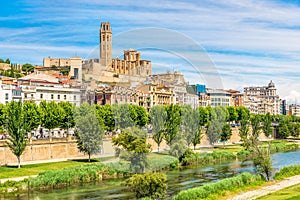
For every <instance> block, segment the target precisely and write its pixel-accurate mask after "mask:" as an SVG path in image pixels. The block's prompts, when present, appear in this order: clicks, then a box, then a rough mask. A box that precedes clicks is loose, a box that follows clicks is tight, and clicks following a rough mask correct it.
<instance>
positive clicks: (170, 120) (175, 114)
mask: <svg viewBox="0 0 300 200" xmlns="http://www.w3.org/2000/svg"><path fill="white" fill-rule="evenodd" d="M165 109H166V112H167V119H166V123H165V140H166V142H167V144H168V145H169V146H170V145H171V144H172V142H173V140H174V139H175V137H176V135H177V134H178V131H179V126H180V106H179V105H174V104H170V105H167V106H166V107H165Z"/></svg>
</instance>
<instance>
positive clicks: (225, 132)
mask: <svg viewBox="0 0 300 200" xmlns="http://www.w3.org/2000/svg"><path fill="white" fill-rule="evenodd" d="M231 135H232V129H231V127H230V125H229V124H227V123H226V124H224V126H223V128H222V132H221V134H220V140H221V141H222V142H223V144H224V146H223V147H224V148H225V142H226V141H227V140H229V139H230V138H231Z"/></svg>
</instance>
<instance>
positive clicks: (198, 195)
mask: <svg viewBox="0 0 300 200" xmlns="http://www.w3.org/2000/svg"><path fill="white" fill-rule="evenodd" d="M263 183H264V181H263V180H262V179H261V177H260V176H258V175H252V174H250V173H248V172H245V173H242V174H240V175H238V176H235V177H232V178H225V179H223V180H221V181H218V182H215V183H208V184H205V185H203V186H200V187H196V188H191V189H188V190H184V191H181V192H180V193H179V194H177V195H176V196H175V197H174V198H173V200H179V199H180V200H185V199H186V200H193V199H202V198H207V197H209V196H210V195H213V194H220V193H221V192H224V191H233V190H235V189H238V188H241V187H245V186H256V185H262V184H263Z"/></svg>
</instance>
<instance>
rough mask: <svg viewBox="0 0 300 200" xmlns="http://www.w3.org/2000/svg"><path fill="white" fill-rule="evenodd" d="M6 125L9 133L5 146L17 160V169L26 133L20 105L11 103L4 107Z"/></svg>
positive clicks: (25, 144)
mask: <svg viewBox="0 0 300 200" xmlns="http://www.w3.org/2000/svg"><path fill="white" fill-rule="evenodd" d="M6 116H7V118H6V124H7V127H6V129H7V131H8V133H9V136H10V137H8V141H7V142H6V143H7V146H8V147H9V149H10V150H11V151H12V152H13V154H14V155H15V156H16V157H17V159H18V168H20V166H21V155H22V154H23V152H24V151H25V148H26V146H27V140H26V135H27V131H28V125H27V121H28V119H27V117H26V116H24V114H23V109H22V103H21V102H15V101H12V102H10V103H8V104H7V105H6Z"/></svg>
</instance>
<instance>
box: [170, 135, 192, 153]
mask: <svg viewBox="0 0 300 200" xmlns="http://www.w3.org/2000/svg"><path fill="white" fill-rule="evenodd" d="M187 149H188V143H187V141H186V138H185V136H184V135H183V134H182V133H178V134H177V135H176V137H175V139H174V141H173V142H172V144H171V146H170V152H169V153H170V155H171V156H174V157H176V158H180V157H181V156H182V155H183V154H184V153H185V152H186V150H187Z"/></svg>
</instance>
